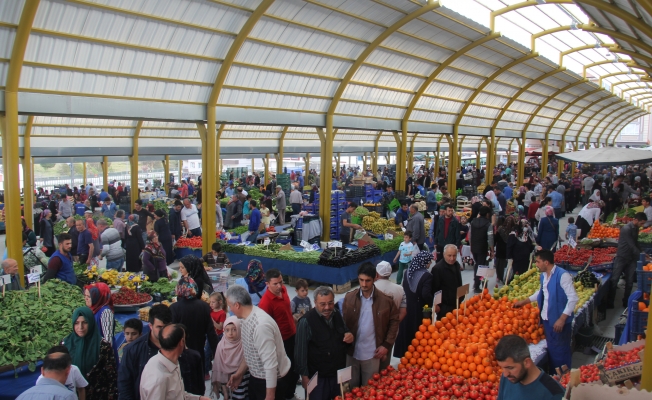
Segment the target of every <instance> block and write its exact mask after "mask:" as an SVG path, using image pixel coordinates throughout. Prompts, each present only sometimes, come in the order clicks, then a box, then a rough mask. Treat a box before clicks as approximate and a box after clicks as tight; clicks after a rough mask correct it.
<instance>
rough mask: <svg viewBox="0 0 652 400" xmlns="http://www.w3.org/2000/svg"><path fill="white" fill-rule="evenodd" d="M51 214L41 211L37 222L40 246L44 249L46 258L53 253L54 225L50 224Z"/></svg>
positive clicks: (47, 211)
mask: <svg viewBox="0 0 652 400" xmlns="http://www.w3.org/2000/svg"><path fill="white" fill-rule="evenodd" d="M52 215H53V214H52V212H51V211H50V210H48V209H46V210H43V212H42V213H41V220H40V221H39V226H40V231H39V232H40V234H41V246H42V247H45V251H43V252H44V253H45V255H46V256H48V257H50V256H52V254H53V253H54V252H55V250H56V249H55V248H54V224H53V223H52Z"/></svg>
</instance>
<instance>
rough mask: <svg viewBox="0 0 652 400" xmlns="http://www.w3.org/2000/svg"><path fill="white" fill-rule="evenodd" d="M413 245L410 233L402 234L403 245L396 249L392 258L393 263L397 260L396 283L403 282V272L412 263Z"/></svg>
mask: <svg viewBox="0 0 652 400" xmlns="http://www.w3.org/2000/svg"><path fill="white" fill-rule="evenodd" d="M414 247H415V245H414V244H413V243H412V232H411V231H405V233H404V234H403V243H401V245H400V246H399V247H398V252H396V257H394V263H396V260H398V274H397V275H396V283H397V284H399V285H400V284H401V282H403V271H404V270H406V269H407V268H408V265H409V264H410V261H412V252H413V251H414Z"/></svg>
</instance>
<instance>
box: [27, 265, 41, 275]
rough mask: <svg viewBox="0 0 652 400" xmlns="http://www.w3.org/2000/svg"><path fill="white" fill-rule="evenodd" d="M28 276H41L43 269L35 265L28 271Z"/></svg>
mask: <svg viewBox="0 0 652 400" xmlns="http://www.w3.org/2000/svg"><path fill="white" fill-rule="evenodd" d="M29 273H30V274H42V273H43V267H42V266H40V265H35V266H33V267H32V268H30V269H29Z"/></svg>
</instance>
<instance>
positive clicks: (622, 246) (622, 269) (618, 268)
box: [607, 212, 647, 308]
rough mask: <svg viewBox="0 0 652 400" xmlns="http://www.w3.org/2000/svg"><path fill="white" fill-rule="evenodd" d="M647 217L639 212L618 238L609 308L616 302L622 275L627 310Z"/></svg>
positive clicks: (608, 298)
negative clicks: (639, 239)
mask: <svg viewBox="0 0 652 400" xmlns="http://www.w3.org/2000/svg"><path fill="white" fill-rule="evenodd" d="M646 221H647V215H645V213H642V212H639V213H636V215H634V218H633V219H632V221H631V222H630V223H628V224H627V225H625V226H623V227H622V228H621V229H620V236H619V237H618V251H617V252H616V258H614V271H613V273H612V274H611V279H609V283H610V285H611V288H609V296H607V308H613V307H614V301H615V300H616V289H617V288H618V281H619V280H620V275H621V274H623V273H624V274H625V295H624V296H623V307H625V308H627V306H628V304H627V302H628V300H629V295H630V294H631V293H632V286H634V275H635V274H636V261H638V258H639V254H641V248H640V247H639V246H638V230H639V229H640V228H642V227H643V225H645V222H646Z"/></svg>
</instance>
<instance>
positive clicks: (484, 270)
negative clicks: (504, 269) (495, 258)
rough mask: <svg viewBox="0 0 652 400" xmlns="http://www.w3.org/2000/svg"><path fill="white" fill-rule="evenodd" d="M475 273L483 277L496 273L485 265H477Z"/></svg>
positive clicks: (489, 276)
mask: <svg viewBox="0 0 652 400" xmlns="http://www.w3.org/2000/svg"><path fill="white" fill-rule="evenodd" d="M476 275H477V276H484V277H485V278H491V277H492V276H494V275H496V270H495V269H494V268H490V267H488V266H486V265H478V272H476Z"/></svg>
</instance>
